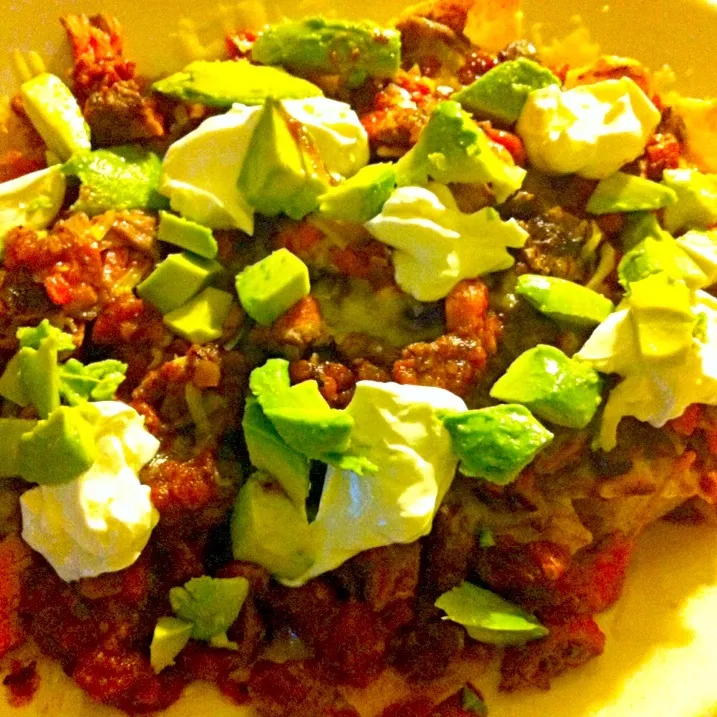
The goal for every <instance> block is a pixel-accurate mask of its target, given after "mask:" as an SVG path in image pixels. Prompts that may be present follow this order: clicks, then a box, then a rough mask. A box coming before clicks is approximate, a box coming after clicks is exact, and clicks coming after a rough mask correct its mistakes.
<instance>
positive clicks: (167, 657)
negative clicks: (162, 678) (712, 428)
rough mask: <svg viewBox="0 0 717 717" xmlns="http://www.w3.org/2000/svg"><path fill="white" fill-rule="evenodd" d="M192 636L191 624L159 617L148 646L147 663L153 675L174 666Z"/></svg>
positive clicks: (176, 619) (171, 618)
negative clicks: (150, 666)
mask: <svg viewBox="0 0 717 717" xmlns="http://www.w3.org/2000/svg"><path fill="white" fill-rule="evenodd" d="M191 636H192V623H191V622H187V621H186V620H180V619H178V618H176V617H160V618H159V620H157V625H156V626H155V628H154V633H153V635H152V644H151V645H150V646H149V661H150V663H151V665H152V669H153V670H154V672H155V674H159V673H160V672H161V671H162V670H164V669H165V668H166V667H169V666H170V665H173V664H174V660H175V658H176V657H177V655H179V653H180V652H181V651H182V650H183V649H184V648H185V647H186V646H187V643H188V642H189V638H190V637H191Z"/></svg>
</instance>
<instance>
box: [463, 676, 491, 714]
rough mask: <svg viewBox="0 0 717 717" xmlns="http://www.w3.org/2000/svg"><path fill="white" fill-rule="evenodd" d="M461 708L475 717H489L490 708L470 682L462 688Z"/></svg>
mask: <svg viewBox="0 0 717 717" xmlns="http://www.w3.org/2000/svg"><path fill="white" fill-rule="evenodd" d="M460 694H461V707H463V711H464V712H467V713H468V714H469V715H475V717H488V706H487V705H486V703H485V702H484V701H483V697H482V695H481V693H480V692H479V691H478V690H476V689H475V688H474V687H473V685H471V683H470V682H468V683H467V684H465V685H463V687H462V688H461V693H460Z"/></svg>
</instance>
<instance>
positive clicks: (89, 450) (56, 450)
mask: <svg viewBox="0 0 717 717" xmlns="http://www.w3.org/2000/svg"><path fill="white" fill-rule="evenodd" d="M96 457H97V447H96V445H95V430H94V428H93V426H92V424H91V423H90V422H89V421H88V420H87V418H85V414H84V413H83V411H82V409H79V408H70V407H68V406H60V407H59V408H57V409H55V410H54V411H53V412H52V413H51V414H50V417H49V418H48V419H46V420H44V421H40V422H39V423H38V424H37V425H36V426H35V428H33V429H32V430H31V431H29V432H28V433H25V434H23V436H22V437H21V438H20V449H19V458H20V461H19V463H20V475H21V476H22V477H23V478H24V479H25V480H26V481H29V482H30V483H39V484H40V485H60V484H62V483H69V481H71V480H73V479H74V478H77V476H79V475H80V474H81V473H84V472H85V471H86V470H87V469H88V468H90V466H91V465H92V464H93V463H94V462H95V458H96Z"/></svg>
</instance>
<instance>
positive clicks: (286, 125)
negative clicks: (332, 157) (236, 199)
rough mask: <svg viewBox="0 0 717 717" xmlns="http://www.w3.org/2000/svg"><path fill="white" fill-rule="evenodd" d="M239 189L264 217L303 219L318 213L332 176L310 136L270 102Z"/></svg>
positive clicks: (276, 104) (246, 158) (253, 138)
mask: <svg viewBox="0 0 717 717" xmlns="http://www.w3.org/2000/svg"><path fill="white" fill-rule="evenodd" d="M238 184H239V191H240V192H241V193H242V194H243V195H244V197H245V198H246V200H247V201H248V202H249V204H250V205H251V206H252V207H254V209H256V211H257V212H259V213H260V214H265V215H266V216H269V217H273V216H276V215H277V214H281V213H284V214H286V215H287V216H289V217H291V218H292V219H302V218H303V217H305V216H306V215H307V214H308V213H309V212H311V211H313V210H314V209H316V207H317V205H318V201H319V199H318V198H319V196H320V195H321V194H323V192H324V191H325V189H326V187H327V186H328V175H327V174H326V170H325V167H323V164H322V163H321V159H320V157H319V151H318V148H317V147H316V145H315V143H314V142H313V141H312V139H311V137H310V136H309V135H308V134H307V133H306V132H305V131H303V130H302V129H301V127H300V125H299V126H297V124H296V123H295V122H293V121H292V120H291V118H290V117H289V116H288V115H287V113H286V110H285V109H284V108H283V107H282V106H281V104H280V103H279V102H277V101H276V100H274V99H272V98H268V99H267V101H266V102H265V103H264V107H263V108H262V109H261V115H260V117H259V120H258V122H257V125H256V129H255V130H254V134H253V135H252V138H251V141H250V142H249V147H248V149H247V152H246V157H245V158H244V165H243V166H242V170H241V173H240V174H239V182H238Z"/></svg>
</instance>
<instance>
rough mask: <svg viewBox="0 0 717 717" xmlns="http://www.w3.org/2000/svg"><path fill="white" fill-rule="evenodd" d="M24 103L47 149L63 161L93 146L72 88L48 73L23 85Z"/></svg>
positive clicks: (21, 90) (21, 91)
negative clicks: (71, 90)
mask: <svg viewBox="0 0 717 717" xmlns="http://www.w3.org/2000/svg"><path fill="white" fill-rule="evenodd" d="M20 96H21V97H22V104H23V107H24V108H25V112H27V116H28V117H29V118H30V122H32V124H33V126H34V127H35V129H36V130H37V132H38V134H39V135H40V136H41V137H42V139H43V140H44V141H45V144H46V145H47V148H48V149H49V150H51V151H52V152H54V153H55V154H56V155H57V156H58V157H59V158H60V159H61V160H62V161H63V162H64V161H66V160H68V159H69V158H70V157H71V156H72V155H73V154H75V153H77V152H85V151H87V150H89V149H90V146H91V145H90V128H89V127H88V126H87V123H86V122H85V118H84V117H83V116H82V110H81V109H80V106H79V104H77V100H76V99H75V97H74V95H73V94H72V92H70V88H69V87H68V86H67V85H66V84H65V83H64V82H63V81H62V80H61V79H60V78H59V77H57V75H51V74H50V73H49V72H45V73H43V74H41V75H37V76H36V77H33V78H32V79H31V80H28V81H27V82H24V83H23V84H22V86H21V87H20Z"/></svg>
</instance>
